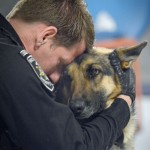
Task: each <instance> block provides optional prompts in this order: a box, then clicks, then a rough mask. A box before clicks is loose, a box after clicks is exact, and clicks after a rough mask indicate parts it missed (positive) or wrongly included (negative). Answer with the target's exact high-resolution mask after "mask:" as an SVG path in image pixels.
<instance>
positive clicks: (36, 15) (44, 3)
mask: <svg viewBox="0 0 150 150" xmlns="http://www.w3.org/2000/svg"><path fill="white" fill-rule="evenodd" d="M7 18H9V19H11V18H12V19H15V18H17V19H21V20H23V21H25V22H28V23H32V22H43V23H45V24H47V25H49V26H55V27H56V28H57V30H58V33H57V35H56V37H55V39H54V40H55V42H56V43H58V44H60V45H63V46H66V47H70V46H72V45H74V44H76V43H77V42H80V41H81V40H82V39H85V42H86V46H87V48H92V46H93V43H94V27H93V21H92V17H91V15H90V14H89V12H88V10H87V7H86V4H85V2H84V0H20V1H19V2H18V3H17V4H16V5H15V6H14V8H13V9H12V11H11V12H10V13H9V14H8V16H7Z"/></svg>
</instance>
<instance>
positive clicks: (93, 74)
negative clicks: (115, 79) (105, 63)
mask: <svg viewBox="0 0 150 150" xmlns="http://www.w3.org/2000/svg"><path fill="white" fill-rule="evenodd" d="M100 72H101V70H100V69H99V68H92V67H90V68H88V70H87V73H88V76H89V78H90V79H94V78H95V77H96V76H97V75H99V74H100Z"/></svg>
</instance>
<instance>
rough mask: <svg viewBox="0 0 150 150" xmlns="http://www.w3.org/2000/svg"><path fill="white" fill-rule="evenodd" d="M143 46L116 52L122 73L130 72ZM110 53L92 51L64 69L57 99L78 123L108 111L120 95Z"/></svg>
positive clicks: (142, 44) (98, 50) (144, 43)
mask: <svg viewBox="0 0 150 150" xmlns="http://www.w3.org/2000/svg"><path fill="white" fill-rule="evenodd" d="M146 44H147V42H143V43H141V44H139V45H137V46H134V47H130V48H119V49H116V52H117V54H118V57H119V59H120V62H121V67H122V69H127V68H131V66H132V63H133V61H135V60H136V59H137V57H138V56H139V55H140V53H141V50H142V49H143V48H144V47H145V46H146ZM112 52H113V50H112V49H106V48H93V49H92V50H90V51H89V52H88V53H84V54H83V55H81V56H80V57H78V58H77V59H76V60H75V61H74V62H73V63H71V64H70V65H69V66H68V67H67V69H66V71H65V73H64V76H63V82H62V83H63V84H62V86H61V89H60V90H59V91H58V94H57V96H58V97H57V99H58V101H61V102H63V103H65V104H67V105H69V107H70V108H71V109H72V111H73V113H74V114H75V116H76V117H77V118H78V119H82V118H88V117H90V116H91V115H92V114H94V113H95V112H97V111H98V110H103V109H105V108H106V107H109V106H110V104H111V103H112V102H113V101H114V99H115V97H116V96H117V95H118V94H119V93H120V92H121V86H120V83H119V80H118V78H117V75H116V74H115V73H114V70H113V68H112V66H111V64H110V61H109V54H110V53H112Z"/></svg>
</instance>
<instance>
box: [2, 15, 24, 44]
mask: <svg viewBox="0 0 150 150" xmlns="http://www.w3.org/2000/svg"><path fill="white" fill-rule="evenodd" d="M0 28H1V29H4V30H5V31H7V32H8V34H9V36H10V37H11V39H12V40H14V42H15V43H16V44H17V45H20V46H23V44H22V42H21V40H20V38H19V36H18V34H17V33H16V31H15V30H14V28H13V27H12V26H11V24H10V23H9V22H8V21H7V20H6V19H5V17H4V16H2V14H0Z"/></svg>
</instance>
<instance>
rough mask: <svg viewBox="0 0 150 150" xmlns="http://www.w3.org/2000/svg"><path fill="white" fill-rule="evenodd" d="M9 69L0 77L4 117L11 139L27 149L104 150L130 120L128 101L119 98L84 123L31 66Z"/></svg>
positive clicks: (18, 66)
mask: <svg viewBox="0 0 150 150" xmlns="http://www.w3.org/2000/svg"><path fill="white" fill-rule="evenodd" d="M9 67H10V69H9V72H7V74H3V73H2V74H1V76H0V77H1V80H0V82H1V85H0V93H1V94H0V114H1V117H2V120H3V122H4V123H5V125H6V127H7V133H8V136H9V138H10V139H11V140H12V141H13V143H15V144H16V145H18V146H19V147H21V148H23V149H24V150H50V149H51V150H104V149H106V148H107V147H110V146H111V145H112V144H113V143H114V140H115V139H116V138H117V136H118V135H119V134H120V133H121V132H122V129H123V128H124V127H125V125H126V124H127V122H128V120H129V108H128V106H127V104H126V102H124V101H123V100H121V99H117V100H116V101H115V102H114V103H113V104H112V106H111V107H110V108H108V109H107V110H104V111H103V112H102V113H99V114H98V115H97V116H96V117H94V118H93V119H92V120H90V121H89V122H86V123H82V124H80V123H79V122H78V121H77V120H76V119H75V118H74V115H73V113H72V112H71V111H70V109H69V108H68V107H67V106H65V105H63V104H59V103H57V102H56V101H54V97H53V96H52V95H51V94H50V93H49V92H48V91H46V89H45V88H44V87H43V85H42V83H41V82H40V81H39V79H38V78H37V77H35V75H34V73H33V74H30V73H29V72H31V70H30V69H28V67H27V66H24V67H23V69H22V67H20V63H16V64H15V67H14V66H12V65H11V66H9ZM16 68H17V70H19V71H16ZM20 70H21V71H20ZM14 72H16V73H14ZM116 108H117V109H116Z"/></svg>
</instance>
